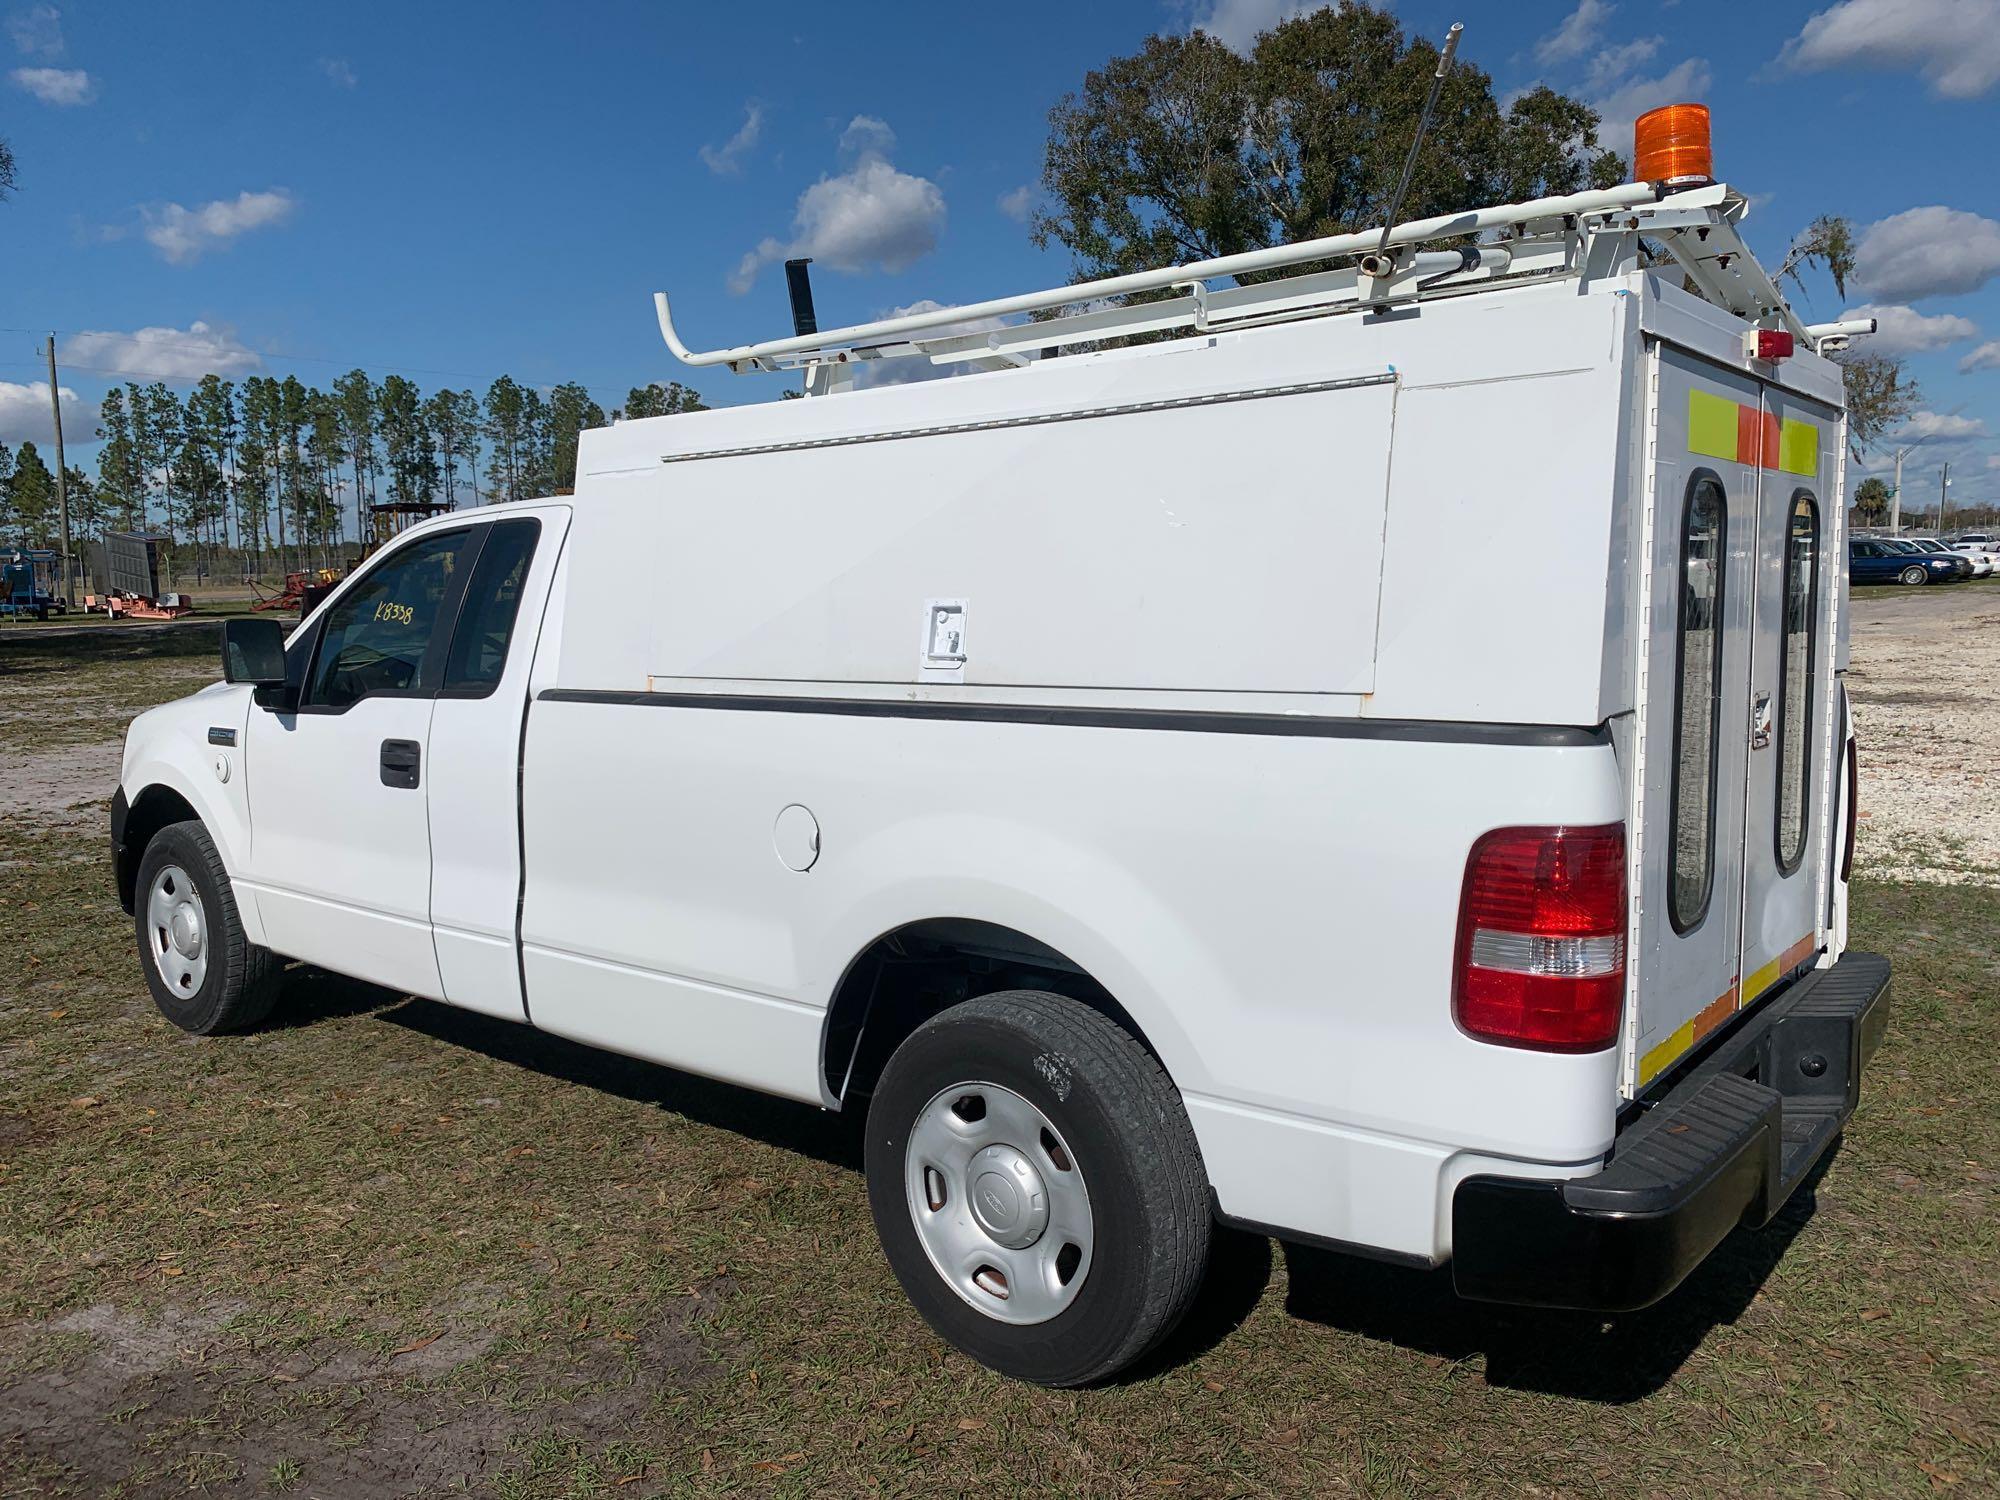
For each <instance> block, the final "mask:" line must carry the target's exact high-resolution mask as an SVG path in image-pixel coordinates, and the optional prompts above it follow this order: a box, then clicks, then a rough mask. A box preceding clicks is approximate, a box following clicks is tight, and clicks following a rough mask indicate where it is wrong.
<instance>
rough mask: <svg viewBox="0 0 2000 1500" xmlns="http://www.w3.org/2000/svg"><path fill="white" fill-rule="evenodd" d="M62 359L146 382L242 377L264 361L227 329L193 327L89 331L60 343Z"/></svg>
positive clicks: (201, 325) (194, 325)
mask: <svg viewBox="0 0 2000 1500" xmlns="http://www.w3.org/2000/svg"><path fill="white" fill-rule="evenodd" d="M61 354H62V357H63V359H64V360H66V361H68V362H69V363H71V364H74V365H76V366H78V367H79V368H81V369H86V370H89V371H91V372H92V373H93V374H98V375H134V376H141V377H143V378H145V379H148V380H198V379H200V378H201V377H202V376H203V375H207V374H209V373H211V372H213V373H214V374H217V375H241V374H242V373H244V372H245V371H246V370H255V369H257V368H259V367H260V366H261V365H262V364H263V363H264V360H263V357H262V356H261V355H259V354H258V353H257V351H256V350H254V349H252V348H251V347H250V346H249V345H247V344H245V343H244V342H243V341H242V340H241V339H239V338H237V337H236V335H235V334H234V333H232V332H231V331H230V330H228V329H226V328H215V327H212V326H211V325H209V324H207V323H203V322H199V321H196V322H193V323H190V324H188V326H187V327H185V328H135V329H133V330H132V331H131V332H130V333H109V332H102V331H98V330H91V331H88V332H84V333H73V334H71V335H70V336H69V337H68V338H66V339H64V340H63V342H62V349H61Z"/></svg>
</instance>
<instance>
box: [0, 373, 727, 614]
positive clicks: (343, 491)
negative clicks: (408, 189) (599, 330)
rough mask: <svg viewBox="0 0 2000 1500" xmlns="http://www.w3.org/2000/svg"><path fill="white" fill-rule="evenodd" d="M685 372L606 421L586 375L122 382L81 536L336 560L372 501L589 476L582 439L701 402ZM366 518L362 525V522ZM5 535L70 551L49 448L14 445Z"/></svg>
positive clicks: (6, 467) (476, 494) (532, 490)
mask: <svg viewBox="0 0 2000 1500" xmlns="http://www.w3.org/2000/svg"><path fill="white" fill-rule="evenodd" d="M702 408H703V403H702V400H701V397H700V396H699V395H697V394H696V393H695V392H693V391H691V390H689V389H688V388H687V387H685V386H683V385H681V384H679V383H678V382H670V383H667V384H664V385H662V384H659V383H657V382H655V383H653V384H650V385H644V386H636V387H634V388H633V389H632V390H631V391H630V392H629V393H628V394H627V396H626V398H625V402H624V405H622V406H620V407H617V408H614V409H613V410H612V411H611V412H610V413H609V414H607V413H606V412H605V410H604V408H603V407H602V406H601V405H599V404H598V402H597V401H596V400H594V399H593V398H592V396H591V394H590V392H589V391H588V390H587V389H585V388H584V387H583V386H582V385H580V384H578V383H576V382H574V381H566V382H564V383H563V384H561V385H557V386H554V387H551V388H550V389H549V390H548V391H547V392H546V394H545V393H544V392H543V391H541V390H540V389H538V388H537V387H535V386H532V385H524V384H522V383H521V382H519V381H517V380H515V379H514V378H513V377H512V376H508V375H502V376H501V377H500V378H499V379H498V380H495V381H494V382H493V383H492V384H491V385H490V386H488V387H487V389H486V394H485V395H484V397H481V396H479V395H478V394H476V393H475V392H473V391H471V390H450V389H445V390H438V391H433V392H431V393H430V394H428V395H426V394H425V393H424V392H423V391H422V390H421V389H419V388H418V386H417V385H416V384H415V383H414V382H412V381H410V380H407V379H405V378H404V377H403V376H401V375H386V376H384V377H383V378H382V379H381V380H380V381H375V380H372V379H370V378H369V376H368V373H367V372H366V371H365V370H350V371H349V372H348V373H347V374H345V375H343V376H341V377H340V378H339V379H338V380H335V381H334V382H332V388H331V389H330V390H324V391H322V390H319V389H316V388H315V387H312V386H309V385H306V384H304V383H303V382H301V381H300V380H299V379H298V377H297V376H293V375H287V376H285V377H283V378H282V379H281V378H278V377H276V376H267V375H254V376H251V377H249V378H248V379H246V380H243V381H242V382H240V383H238V382H236V381H232V380H226V379H224V378H223V377H221V376H219V375H214V374H209V375H204V376H202V377H201V379H200V380H199V381H197V382H196V383H195V385H194V386H193V388H192V389H190V390H189V391H188V392H187V394H186V395H185V396H182V395H179V394H177V393H176V392H175V391H174V390H173V389H172V388H170V387H169V386H168V385H167V384H166V383H165V382H164V381H157V380H156V381H154V382H153V383H151V384H150V385H143V386H142V385H138V384H133V383H128V384H126V385H124V386H113V387H112V388H111V389H110V390H108V391H106V392H105V394H104V399H103V401H102V402H101V403H100V404H99V407H98V424H97V431H96V435H97V436H98V437H99V438H100V439H102V441H103V446H102V448H100V449H99V451H98V456H97V475H96V478H95V479H94V480H93V479H91V478H88V477H86V476H85V475H84V474H83V473H81V472H80V471H79V470H77V469H76V468H74V467H71V468H70V469H68V471H67V472H66V474H65V476H64V477H65V480H66V484H65V489H66V491H67V495H68V502H69V514H70V532H71V535H72V536H73V537H74V538H76V539H78V540H79V541H87V540H89V539H91V538H93V537H96V536H98V535H100V534H102V533H103V532H106V531H141V532H152V533H155V534H158V535H162V536H166V537H168V538H170V539H171V540H172V541H173V543H174V544H175V545H176V546H177V547H188V548H192V549H193V553H194V556H193V559H192V561H193V568H194V572H195V573H196V576H198V577H199V576H202V575H203V574H205V573H207V572H208V571H210V570H211V569H212V568H213V567H214V566H215V565H216V564H217V562H218V560H219V559H220V558H221V557H222V556H223V555H224V554H231V555H233V556H235V557H237V558H239V559H240V561H241V563H242V565H243V566H244V567H245V568H247V569H249V570H250V571H253V572H256V571H263V570H264V569H265V568H266V566H267V564H275V566H276V567H277V568H278V569H280V570H281V571H282V570H283V569H284V568H285V567H288V566H305V565H306V563H307V561H308V560H309V559H315V558H316V559H318V560H319V561H320V562H321V563H322V564H325V563H329V562H332V561H334V560H335V554H336V553H337V552H338V551H339V549H341V548H342V547H344V546H346V545H347V544H348V543H349V542H350V541H356V542H365V541H367V540H370V539H371V533H370V526H369V521H370V516H369V511H368V507H370V506H374V505H379V504H400V505H412V506H422V505H436V506H446V507H452V508H457V507H459V506H463V505H482V504H490V503H495V502H501V501H509V500H521V499H526V498H529V497H532V496H535V495H547V494H567V493H568V492H569V491H570V490H572V489H573V488H574V487H575V485H576V452H577V440H578V436H579V434H581V433H582V432H583V431H584V430H585V429H587V428H591V427H602V426H604V425H605V424H606V423H607V422H608V421H617V420H623V419H627V418H637V417H652V416H668V415H671V414H673V413H676V412H684V411H699V410H701V409H702ZM350 518H352V520H353V523H354V525H353V531H352V534H350V529H349V520H350ZM0 534H4V535H5V536H6V537H7V538H8V540H10V541H12V542H15V543H18V544H19V545H21V546H24V547H45V546H53V545H57V544H59V541H60V525H59V520H58V516H57V504H56V487H55V478H54V475H53V474H52V473H51V472H50V470H49V466H48V461H47V460H46V459H44V458H43V457H42V455H41V453H40V452H39V451H38V450H37V449H36V447H35V445H34V444H33V443H32V442H23V443H22V444H21V446H20V448H19V450H18V451H16V452H12V453H10V452H9V451H8V450H7V448H6V446H5V445H4V444H0Z"/></svg>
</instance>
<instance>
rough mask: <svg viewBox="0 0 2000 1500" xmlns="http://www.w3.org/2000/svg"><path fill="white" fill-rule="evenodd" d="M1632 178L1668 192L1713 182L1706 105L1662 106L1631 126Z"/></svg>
mask: <svg viewBox="0 0 2000 1500" xmlns="http://www.w3.org/2000/svg"><path fill="white" fill-rule="evenodd" d="M1632 178H1633V180H1634V181H1635V182H1663V183H1665V184H1666V185H1667V186H1668V187H1670V188H1686V187H1700V186H1702V185H1704V184H1707V183H1710V182H1713V181H1715V153H1714V151H1713V150H1712V149H1711V148H1710V146H1709V139H1708V106H1707V105H1706V104H1663V105H1661V106H1660V107H1659V108H1658V109H1649V110H1647V111H1646V113H1644V114H1643V115H1641V116H1639V118H1638V119H1637V120H1635V121H1634V122H1633V124H1632Z"/></svg>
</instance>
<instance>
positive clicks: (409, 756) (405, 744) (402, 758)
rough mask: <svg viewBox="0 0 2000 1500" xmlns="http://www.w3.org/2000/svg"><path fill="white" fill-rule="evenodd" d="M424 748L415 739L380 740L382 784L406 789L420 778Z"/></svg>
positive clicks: (414, 784)
mask: <svg viewBox="0 0 2000 1500" xmlns="http://www.w3.org/2000/svg"><path fill="white" fill-rule="evenodd" d="M423 756H424V749H423V746H421V745H419V744H418V743H417V742H416V741H415V740H384V741H382V785H384V786H393V787H402V788H403V789H405V790H408V789H410V788H412V787H414V786H416V784H417V782H418V781H419V779H420V770H419V768H420V767H421V766H422V765H423Z"/></svg>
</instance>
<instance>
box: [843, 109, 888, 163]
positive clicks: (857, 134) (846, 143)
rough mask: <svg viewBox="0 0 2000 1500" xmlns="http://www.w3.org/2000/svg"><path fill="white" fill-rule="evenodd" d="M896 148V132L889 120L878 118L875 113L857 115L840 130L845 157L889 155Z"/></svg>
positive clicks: (859, 157) (857, 158)
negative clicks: (890, 125) (890, 126)
mask: <svg viewBox="0 0 2000 1500" xmlns="http://www.w3.org/2000/svg"><path fill="white" fill-rule="evenodd" d="M895 149H896V132H895V131H893V130H891V129H890V128H889V122H888V121H887V120H878V119H877V118H876V117H875V116H874V115H856V116H855V117H854V118H853V119H851V120H849V121H848V122H847V128H846V129H845V130H843V131H841V132H840V154H841V155H842V156H845V157H851V158H853V159H855V160H860V159H862V158H864V157H869V156H887V155H888V154H889V153H890V152H891V151H894V150H895Z"/></svg>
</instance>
